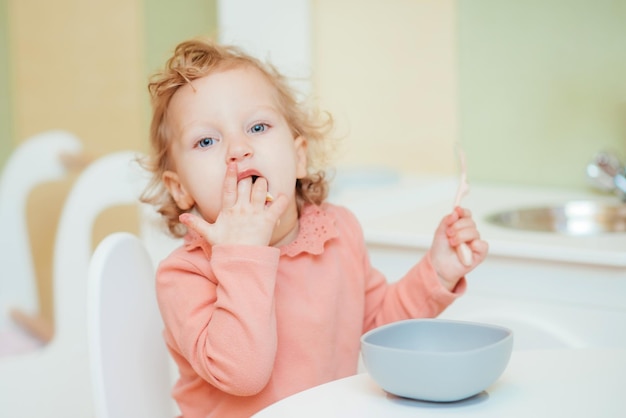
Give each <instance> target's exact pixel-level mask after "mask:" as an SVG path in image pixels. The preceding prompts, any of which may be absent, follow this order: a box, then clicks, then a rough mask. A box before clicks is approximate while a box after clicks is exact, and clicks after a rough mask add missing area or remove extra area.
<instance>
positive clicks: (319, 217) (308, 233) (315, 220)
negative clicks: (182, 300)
mask: <svg viewBox="0 0 626 418" xmlns="http://www.w3.org/2000/svg"><path fill="white" fill-rule="evenodd" d="M299 223H300V225H299V230H298V236H297V237H296V239H294V240H293V241H291V242H290V243H289V244H286V245H283V246H282V247H280V254H281V256H282V255H285V256H288V257H295V256H297V255H298V254H300V253H309V254H313V255H319V254H322V253H323V252H324V245H325V244H326V242H328V241H329V240H331V239H333V238H335V237H337V236H338V235H339V234H338V231H337V226H336V219H335V217H334V216H333V215H332V214H330V213H328V212H327V211H325V210H324V205H322V206H317V205H312V204H307V205H305V206H304V207H303V208H302V211H301V213H300V218H299ZM184 247H185V249H186V250H187V251H191V250H193V249H196V248H201V249H202V250H203V251H204V253H205V254H206V255H207V256H208V257H210V256H211V245H210V244H209V243H208V242H207V241H206V240H204V239H203V238H202V237H201V236H200V235H199V234H198V233H197V232H195V231H188V232H187V234H186V235H185V240H184Z"/></svg>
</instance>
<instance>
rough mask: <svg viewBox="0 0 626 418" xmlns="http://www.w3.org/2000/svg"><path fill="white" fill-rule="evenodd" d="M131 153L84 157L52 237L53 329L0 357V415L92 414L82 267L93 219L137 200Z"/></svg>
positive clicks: (68, 417) (140, 183)
mask: <svg viewBox="0 0 626 418" xmlns="http://www.w3.org/2000/svg"><path fill="white" fill-rule="evenodd" d="M134 159H135V153H134V152H118V153H114V154H110V155H107V156H104V157H102V158H100V159H98V160H96V161H95V162H93V163H91V164H90V165H89V166H88V167H87V168H86V169H85V170H84V171H83V172H82V173H81V175H80V176H79V177H78V179H77V180H76V182H75V184H74V186H73V187H72V189H71V191H70V193H69V195H68V197H67V200H66V202H65V205H64V207H63V210H62V214H61V219H60V222H59V225H58V232H57V237H56V243H55V253H54V260H53V263H54V271H53V280H54V283H53V293H54V312H55V333H54V337H53V339H52V341H50V343H48V344H47V345H46V346H44V347H42V348H41V349H38V350H35V351H32V352H28V353H26V354H23V355H20V356H9V357H4V358H0V417H11V418H22V417H23V418H33V417H65V418H72V417H76V418H87V417H93V416H94V404H93V400H92V399H93V397H92V391H91V376H90V372H89V359H88V353H87V321H86V315H87V306H86V303H87V269H88V264H89V260H90V257H91V254H92V250H91V247H92V225H93V223H94V221H95V219H96V218H97V216H98V214H100V212H102V210H104V209H105V208H107V207H111V206H116V205H122V204H130V203H134V202H138V197H139V194H140V191H141V190H142V189H143V187H144V185H145V179H143V178H142V176H143V174H142V172H140V170H139V169H138V167H135V166H134Z"/></svg>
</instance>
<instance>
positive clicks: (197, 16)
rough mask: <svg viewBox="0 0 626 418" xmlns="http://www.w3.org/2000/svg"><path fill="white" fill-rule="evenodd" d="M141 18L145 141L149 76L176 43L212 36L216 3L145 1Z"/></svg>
mask: <svg viewBox="0 0 626 418" xmlns="http://www.w3.org/2000/svg"><path fill="white" fill-rule="evenodd" d="M144 18H145V20H144V24H145V42H146V49H145V51H146V55H145V69H146V72H145V76H146V77H145V83H146V90H145V91H146V106H145V112H144V119H145V125H146V138H147V137H148V129H149V125H150V118H151V110H150V102H149V96H148V89H147V85H148V79H149V77H150V76H151V75H152V74H154V73H155V72H156V71H158V70H159V69H160V68H161V67H163V65H164V64H165V61H166V60H167V59H168V58H169V56H170V54H171V53H172V52H173V51H174V48H175V47H176V45H177V44H178V43H179V42H181V41H183V40H186V39H188V38H192V37H195V36H213V35H215V34H216V33H217V0H179V1H176V2H174V1H170V0H145V14H144ZM147 146H148V143H147V141H146V147H147Z"/></svg>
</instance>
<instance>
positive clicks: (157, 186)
mask: <svg viewBox="0 0 626 418" xmlns="http://www.w3.org/2000/svg"><path fill="white" fill-rule="evenodd" d="M246 66H250V67H254V68H256V69H258V70H259V71H261V73H262V74H263V75H264V76H265V77H266V78H267V80H268V81H269V82H270V83H271V84H272V86H273V87H274V88H275V90H276V93H277V94H276V97H277V102H278V107H279V110H280V111H281V112H282V114H283V116H284V117H285V119H286V120H287V123H288V125H289V127H290V129H291V133H292V134H293V136H294V138H296V137H298V136H303V137H304V138H306V143H307V161H308V169H307V171H308V174H307V176H306V177H305V178H303V179H299V180H298V181H297V183H296V199H297V202H298V208H301V207H302V205H303V204H304V203H312V204H317V205H319V204H321V203H322V202H323V201H324V200H325V199H326V197H327V195H328V179H327V176H326V172H325V171H324V167H325V166H326V164H327V163H328V155H329V147H328V145H329V141H326V138H327V134H328V133H329V131H330V129H331V128H332V125H333V119H332V116H331V115H330V114H328V113H326V112H324V113H322V112H319V111H317V110H316V109H314V108H313V107H312V106H308V105H307V104H306V103H305V102H304V101H298V99H297V94H296V92H295V91H294V90H293V89H292V88H291V87H290V86H289V85H288V80H287V79H286V77H284V76H283V75H281V74H280V73H279V72H278V71H277V70H276V68H275V67H273V66H272V65H271V64H268V63H263V62H261V61H260V60H258V59H256V58H254V57H252V56H251V55H249V54H246V53H245V52H243V51H242V50H241V49H239V48H237V47H235V46H230V45H220V44H218V43H216V42H214V41H212V40H205V39H192V40H188V41H185V42H182V43H181V44H179V45H178V46H177V47H176V49H175V50H174V54H173V55H172V56H171V57H170V58H169V60H168V61H167V62H166V65H165V68H164V69H163V70H162V71H160V72H158V73H156V74H154V75H153V76H152V77H151V78H150V81H149V83H148V90H149V92H150V98H151V102H152V122H151V126H150V145H151V153H150V155H148V156H147V157H146V158H144V159H143V160H141V161H140V164H141V165H142V166H143V167H144V168H145V169H146V170H148V171H149V172H150V173H151V174H152V178H151V180H150V182H149V184H148V187H147V188H146V190H145V191H144V192H143V193H142V195H141V198H140V200H141V201H142V202H144V203H149V204H152V205H154V206H156V208H157V211H158V212H159V213H160V214H161V215H162V216H163V218H164V220H165V222H166V225H167V228H168V229H169V231H170V233H171V234H172V235H173V236H175V237H182V236H183V235H184V234H185V233H186V228H185V226H184V225H183V224H181V223H180V222H179V220H178V217H179V216H180V214H181V213H183V212H185V211H183V210H181V209H180V208H179V207H178V206H177V205H176V202H175V201H174V199H173V198H172V196H171V195H170V194H169V192H168V190H167V189H166V188H165V186H164V185H163V183H162V181H161V179H162V175H163V173H164V172H165V171H166V170H171V169H172V161H171V157H170V144H171V142H172V138H171V137H170V135H169V130H168V129H167V118H166V115H167V110H168V107H169V103H170V100H171V99H172V96H174V94H175V93H176V91H177V90H178V89H179V88H180V87H182V86H184V85H186V84H189V83H191V82H192V81H193V80H195V79H198V78H201V77H205V76H207V75H209V74H212V73H214V72H218V71H224V70H229V69H233V68H238V67H246Z"/></svg>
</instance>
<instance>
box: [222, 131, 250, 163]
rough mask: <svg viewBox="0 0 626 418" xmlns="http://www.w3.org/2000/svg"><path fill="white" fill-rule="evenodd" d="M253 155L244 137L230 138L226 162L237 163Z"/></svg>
mask: <svg viewBox="0 0 626 418" xmlns="http://www.w3.org/2000/svg"><path fill="white" fill-rule="evenodd" d="M253 154H254V150H253V149H252V146H251V144H250V143H249V141H248V138H246V137H245V135H239V136H235V137H231V139H230V141H229V143H228V154H227V156H226V162H238V161H241V160H243V159H245V158H250V157H251V156H252V155H253Z"/></svg>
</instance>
